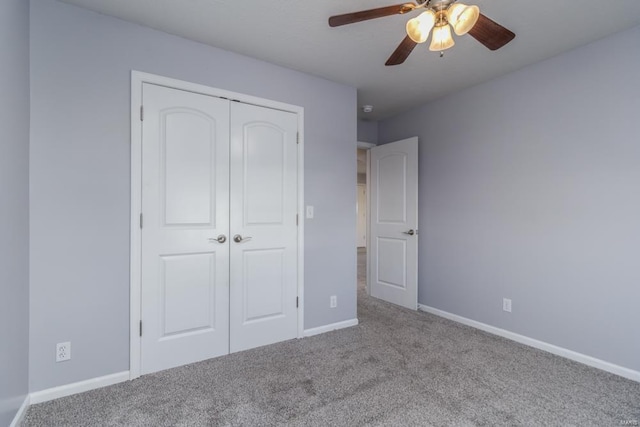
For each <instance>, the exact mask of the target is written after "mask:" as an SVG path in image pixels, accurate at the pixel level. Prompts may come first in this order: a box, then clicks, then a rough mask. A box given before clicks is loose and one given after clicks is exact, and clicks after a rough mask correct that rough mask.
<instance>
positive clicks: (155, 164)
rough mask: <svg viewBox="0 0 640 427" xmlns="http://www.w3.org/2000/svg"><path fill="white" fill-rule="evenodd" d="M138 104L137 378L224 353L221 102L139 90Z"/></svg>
mask: <svg viewBox="0 0 640 427" xmlns="http://www.w3.org/2000/svg"><path fill="white" fill-rule="evenodd" d="M143 105H144V113H145V117H144V122H143V130H142V132H143V139H142V141H143V148H142V171H143V172H142V175H143V176H142V179H143V182H142V186H143V187H142V212H143V215H144V227H143V229H142V293H141V296H142V307H141V312H142V327H143V334H142V347H141V350H142V354H141V370H142V373H143V374H144V373H149V372H154V371H158V370H162V369H167V368H171V367H174V366H179V365H184V364H187V363H192V362H196V361H199V360H203V359H208V358H211V357H215V356H219V355H223V354H227V353H228V352H229V244H228V241H227V242H225V243H220V242H218V241H217V240H216V239H217V238H218V236H226V237H227V238H228V236H229V230H228V225H229V204H228V203H229V202H228V201H229V102H228V101H226V100H222V99H219V98H215V97H210V96H206V95H200V94H195V93H191V92H186V91H181V90H177V89H169V88H166V87H161V86H155V85H151V84H144V86H143ZM221 240H222V239H221Z"/></svg>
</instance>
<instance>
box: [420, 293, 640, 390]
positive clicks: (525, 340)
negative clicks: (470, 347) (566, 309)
mask: <svg viewBox="0 0 640 427" xmlns="http://www.w3.org/2000/svg"><path fill="white" fill-rule="evenodd" d="M418 310H420V311H424V312H427V313H431V314H435V315H436V316H440V317H444V318H445V319H449V320H453V321H454V322H458V323H462V324H463V325H467V326H471V327H473V328H476V329H480V330H482V331H485V332H489V333H490V334H494V335H498V336H501V337H503V338H507V339H510V340H512V341H516V342H519V343H520V344H524V345H528V346H529V347H534V348H537V349H539V350H543V351H546V352H549V353H552V354H555V355H556V356H561V357H564V358H566V359H571V360H573V361H576V362H580V363H583V364H585V365H589V366H592V367H594V368H598V369H602V370H603V371H607V372H611V373H612V374H616V375H620V376H621V377H625V378H628V379H630V380H633V381H638V382H640V371H634V370H633V369H629V368H625V367H623V366H619V365H615V364H613V363H610V362H606V361H604V360H601V359H596V358H595V357H591V356H587V355H586V354H582V353H578V352H576V351H573V350H569V349H566V348H563V347H558V346H557V345H553V344H549V343H546V342H544V341H539V340H537V339H534V338H529V337H527V336H524V335H520V334H516V333H515V332H511V331H507V330H505V329H500V328H496V327H495V326H491V325H487V324H486V323H482V322H478V321H476V320H471V319H467V318H466V317H462V316H458V315H457V314H452V313H449V312H447V311H442V310H439V309H437V308H433V307H429V306H428V305H423V304H418Z"/></svg>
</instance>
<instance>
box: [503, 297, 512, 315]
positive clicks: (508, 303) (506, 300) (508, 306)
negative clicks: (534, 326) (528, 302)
mask: <svg viewBox="0 0 640 427" xmlns="http://www.w3.org/2000/svg"><path fill="white" fill-rule="evenodd" d="M502 310H503V311H506V312H508V313H511V300H510V299H509V298H502Z"/></svg>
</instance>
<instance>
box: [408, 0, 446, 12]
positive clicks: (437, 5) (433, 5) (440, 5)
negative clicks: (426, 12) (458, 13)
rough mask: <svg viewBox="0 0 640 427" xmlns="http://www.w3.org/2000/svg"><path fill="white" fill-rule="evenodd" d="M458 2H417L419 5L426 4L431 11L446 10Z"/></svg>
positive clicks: (427, 0)
mask: <svg viewBox="0 0 640 427" xmlns="http://www.w3.org/2000/svg"><path fill="white" fill-rule="evenodd" d="M455 1H456V0H417V3H418V4H425V3H426V6H427V7H428V8H429V9H433V10H444V9H447V8H448V7H449V6H451V5H452V4H453V3H455Z"/></svg>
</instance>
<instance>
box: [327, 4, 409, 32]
mask: <svg viewBox="0 0 640 427" xmlns="http://www.w3.org/2000/svg"><path fill="white" fill-rule="evenodd" d="M415 8H416V5H414V4H411V3H403V4H396V5H393V6H385V7H379V8H377V9H370V10H362V11H360V12H353V13H345V14H343V15H336V16H332V17H331V18H329V26H330V27H339V26H340V25H346V24H353V23H355V22H361V21H367V20H369V19H375V18H382V17H384V16H390V15H401V14H403V13H407V12H411V11H412V10H413V9H415Z"/></svg>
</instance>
